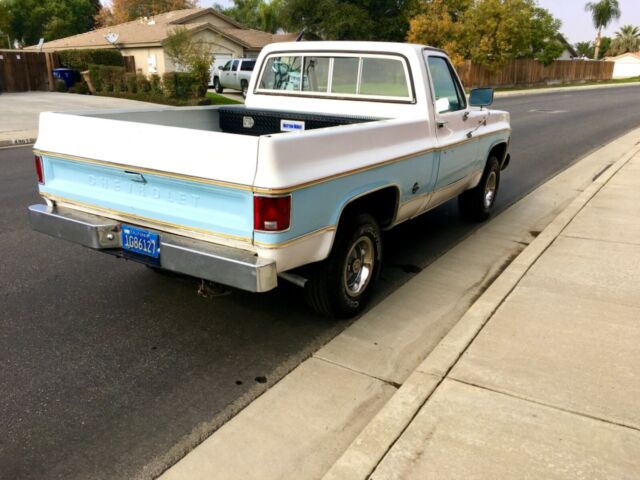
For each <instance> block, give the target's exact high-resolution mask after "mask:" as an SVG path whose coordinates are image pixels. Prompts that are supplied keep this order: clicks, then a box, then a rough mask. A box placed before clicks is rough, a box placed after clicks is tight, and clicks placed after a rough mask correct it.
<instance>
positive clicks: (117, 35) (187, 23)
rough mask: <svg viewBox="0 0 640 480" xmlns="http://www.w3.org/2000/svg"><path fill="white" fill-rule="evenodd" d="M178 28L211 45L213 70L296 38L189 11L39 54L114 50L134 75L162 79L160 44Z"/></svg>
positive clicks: (167, 67) (54, 45) (57, 43)
mask: <svg viewBox="0 0 640 480" xmlns="http://www.w3.org/2000/svg"><path fill="white" fill-rule="evenodd" d="M178 27H184V28H186V29H187V30H189V32H191V35H192V38H193V40H194V41H196V42H206V43H211V44H213V45H214V55H215V58H216V61H215V65H216V66H217V65H220V64H224V63H225V62H226V61H227V60H228V59H230V58H232V57H256V56H257V55H258V53H259V52H260V50H261V49H262V48H263V47H264V46H265V45H267V44H269V43H273V42H285V41H292V40H295V38H296V36H297V35H296V34H295V33H294V34H271V33H267V32H262V31H260V30H253V29H250V28H247V27H245V26H244V25H242V24H240V23H238V22H236V21H235V20H233V19H232V18H229V17H227V16H226V15H223V14H222V13H220V12H219V11H217V10H215V9H213V8H190V9H185V10H175V11H172V12H167V13H163V14H160V15H155V16H153V17H149V18H140V19H138V20H134V21H131V22H127V23H121V24H119V25H112V26H110V27H105V28H100V29H97V30H92V31H90V32H86V33H81V34H79V35H73V36H71V37H66V38H61V39H58V40H53V41H50V42H45V43H44V44H43V46H42V50H43V51H60V50H70V49H85V48H117V49H118V50H120V51H121V52H122V55H128V56H133V57H134V58H135V64H136V69H137V70H138V71H141V72H142V73H144V74H150V73H158V74H160V75H162V74H163V73H165V72H169V71H172V70H174V66H173V65H172V64H171V61H170V60H169V58H167V57H166V55H165V53H164V47H163V42H164V41H165V40H166V39H167V36H168V35H169V33H170V32H171V31H172V30H174V29H175V28H178ZM37 48H38V47H29V49H37Z"/></svg>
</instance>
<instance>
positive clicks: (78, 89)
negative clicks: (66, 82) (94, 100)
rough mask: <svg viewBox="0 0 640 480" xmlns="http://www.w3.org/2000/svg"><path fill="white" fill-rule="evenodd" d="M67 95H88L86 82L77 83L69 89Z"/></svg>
mask: <svg viewBox="0 0 640 480" xmlns="http://www.w3.org/2000/svg"><path fill="white" fill-rule="evenodd" d="M69 93H79V94H80V95H87V94H88V93H89V86H88V85H87V84H86V82H77V83H75V84H74V85H73V87H71V88H70V89H69Z"/></svg>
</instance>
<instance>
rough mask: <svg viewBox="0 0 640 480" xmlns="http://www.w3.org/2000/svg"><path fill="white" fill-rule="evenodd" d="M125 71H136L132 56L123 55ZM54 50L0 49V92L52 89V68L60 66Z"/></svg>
mask: <svg viewBox="0 0 640 480" xmlns="http://www.w3.org/2000/svg"><path fill="white" fill-rule="evenodd" d="M123 59H124V67H125V69H126V71H127V72H134V73H135V71H136V62H135V58H134V57H133V56H123ZM60 66H61V64H60V56H59V55H58V54H57V53H55V52H31V51H25V50H0V92H28V91H31V90H44V91H53V89H54V86H55V82H54V81H53V74H52V70H53V69H54V68H58V67H60Z"/></svg>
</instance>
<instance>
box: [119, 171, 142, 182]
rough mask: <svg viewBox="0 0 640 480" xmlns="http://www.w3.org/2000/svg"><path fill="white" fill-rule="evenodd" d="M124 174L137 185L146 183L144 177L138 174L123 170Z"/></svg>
mask: <svg viewBox="0 0 640 480" xmlns="http://www.w3.org/2000/svg"><path fill="white" fill-rule="evenodd" d="M124 173H125V174H126V175H128V176H129V178H131V181H133V182H137V183H147V179H146V178H144V175H142V174H141V173H138V172H132V171H130V170H125V171H124Z"/></svg>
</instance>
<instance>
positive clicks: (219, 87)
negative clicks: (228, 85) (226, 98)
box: [213, 77, 224, 93]
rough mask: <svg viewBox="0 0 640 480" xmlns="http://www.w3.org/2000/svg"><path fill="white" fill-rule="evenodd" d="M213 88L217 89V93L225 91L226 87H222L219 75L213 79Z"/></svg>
mask: <svg viewBox="0 0 640 480" xmlns="http://www.w3.org/2000/svg"><path fill="white" fill-rule="evenodd" d="M213 88H214V89H215V91H216V93H222V92H223V91H224V88H222V85H220V79H219V78H218V77H215V78H214V79H213Z"/></svg>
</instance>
